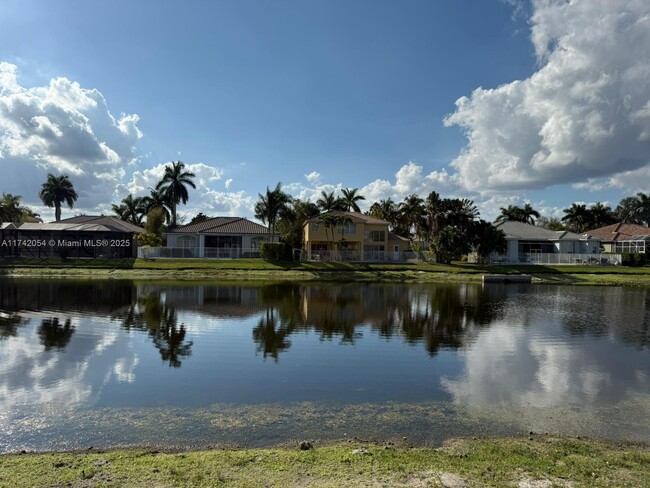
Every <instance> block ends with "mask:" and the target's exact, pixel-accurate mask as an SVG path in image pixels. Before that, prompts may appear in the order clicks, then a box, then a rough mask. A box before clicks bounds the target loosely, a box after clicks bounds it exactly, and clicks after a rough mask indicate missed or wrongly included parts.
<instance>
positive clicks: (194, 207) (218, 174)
mask: <svg viewBox="0 0 650 488" xmlns="http://www.w3.org/2000/svg"><path fill="white" fill-rule="evenodd" d="M167 164H169V163H161V164H158V165H156V166H153V167H151V168H147V169H144V170H138V171H134V172H133V174H132V176H131V179H130V181H128V182H127V183H125V184H120V185H118V186H117V189H116V195H117V198H118V199H121V198H124V197H125V196H126V195H128V194H129V193H132V194H133V195H138V196H144V195H148V194H149V188H155V186H156V185H157V184H158V182H159V181H160V179H161V178H162V176H163V174H164V173H165V166H166V165H167ZM185 169H186V170H187V171H190V172H192V173H194V174H195V175H196V178H194V183H195V184H196V189H192V188H188V193H189V197H190V198H189V201H188V205H187V206H180V207H179V208H178V212H179V215H181V216H193V215H196V214H198V213H199V212H203V213H204V214H206V215H210V216H218V215H220V216H222V215H231V216H241V217H244V216H248V217H250V216H252V209H253V206H254V204H255V199H254V198H253V197H252V196H250V195H248V194H247V193H246V192H245V191H238V192H232V191H226V192H221V191H217V190H215V189H214V188H213V183H214V182H216V181H219V180H221V179H222V177H223V169H221V168H217V167H214V166H210V165H208V164H205V163H186V164H185ZM232 181H233V179H232V178H228V179H227V180H226V181H225V186H226V190H229V189H230V185H231V184H232Z"/></svg>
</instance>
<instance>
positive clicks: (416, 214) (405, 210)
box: [398, 193, 424, 239]
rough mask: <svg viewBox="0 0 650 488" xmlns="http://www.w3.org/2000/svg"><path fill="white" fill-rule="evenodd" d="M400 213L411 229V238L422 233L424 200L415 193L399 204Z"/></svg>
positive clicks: (409, 229)
mask: <svg viewBox="0 0 650 488" xmlns="http://www.w3.org/2000/svg"><path fill="white" fill-rule="evenodd" d="M398 209H399V213H400V214H401V216H402V220H403V221H404V224H405V225H406V227H407V228H408V231H409V236H408V237H409V239H410V238H412V237H413V232H415V234H416V235H417V234H420V231H421V228H422V224H423V222H422V215H423V214H424V200H422V199H421V198H420V197H419V196H418V195H416V194H415V193H413V194H411V195H409V196H407V197H406V198H404V201H403V202H402V203H400V204H399V205H398Z"/></svg>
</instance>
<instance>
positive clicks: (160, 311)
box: [122, 291, 193, 368]
mask: <svg viewBox="0 0 650 488" xmlns="http://www.w3.org/2000/svg"><path fill="white" fill-rule="evenodd" d="M122 327H123V328H124V329H126V330H127V331H128V330H131V329H136V330H146V331H147V332H148V333H149V336H150V337H151V339H152V341H153V344H154V346H156V349H158V351H159V353H160V357H161V359H162V360H163V361H164V362H166V363H168V364H169V366H170V367H173V368H180V367H181V364H182V361H181V358H185V357H189V356H191V355H192V345H193V342H192V341H189V342H186V341H185V336H186V335H187V330H186V328H185V324H183V323H181V324H180V325H179V323H178V314H177V312H176V309H175V308H174V306H173V305H171V304H169V303H167V302H166V301H163V300H162V298H161V294H160V291H159V292H157V293H156V292H151V293H148V294H147V295H145V296H140V297H138V298H137V300H136V302H135V303H134V304H133V305H132V306H131V307H130V308H129V310H128V312H127V314H126V317H125V318H124V320H123V322H122Z"/></svg>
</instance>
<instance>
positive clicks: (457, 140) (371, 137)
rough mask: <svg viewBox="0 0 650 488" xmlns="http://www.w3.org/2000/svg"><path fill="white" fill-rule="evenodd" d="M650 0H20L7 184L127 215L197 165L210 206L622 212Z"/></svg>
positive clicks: (634, 177) (3, 169)
mask: <svg viewBox="0 0 650 488" xmlns="http://www.w3.org/2000/svg"><path fill="white" fill-rule="evenodd" d="M648 46H650V2H648V1H647V0H463V1H458V0H436V1H435V2H434V1H429V0H409V1H407V2H397V1H385V0H355V1H352V2H351V1H344V0H328V1H322V0H321V1H316V0H274V1H263V0H257V1H252V0H239V1H236V2H234V1H225V0H224V1H208V0H188V1H183V2H180V1H172V0H141V1H138V2H133V1H130V0H113V1H111V2H91V1H87V2H80V1H79V0H59V1H57V2H51V1H48V0H4V1H3V3H2V5H1V6H0V193H3V192H6V193H12V194H19V195H21V196H22V198H23V202H24V203H26V204H29V205H30V206H33V207H34V208H35V210H36V211H37V212H38V213H40V214H41V216H42V217H43V218H44V219H45V220H52V219H53V210H52V209H49V208H46V207H43V205H42V203H41V202H40V200H39V199H38V192H39V190H40V187H41V184H42V183H43V182H44V181H45V179H46V176H47V173H54V174H66V175H69V177H70V179H71V180H72V181H73V183H74V186H75V188H76V190H77V192H78V193H79V200H78V201H77V203H76V204H75V208H74V209H73V210H68V209H64V211H63V217H64V218H65V217H66V216H72V215H77V214H79V213H87V214H98V213H102V212H104V213H106V214H109V213H110V208H111V204H112V203H119V201H120V200H121V199H122V198H124V197H125V196H126V195H128V194H129V193H133V194H134V195H137V196H141V195H145V194H147V193H148V188H149V187H153V186H155V184H156V183H157V181H158V180H159V178H160V176H161V175H162V172H163V168H164V166H165V164H166V163H168V162H169V161H173V160H181V161H183V162H184V163H185V164H186V165H187V167H188V169H189V170H191V171H192V172H194V173H195V174H196V183H197V189H196V190H192V191H191V192H190V201H189V202H188V205H186V206H181V207H180V208H179V212H180V213H181V214H186V218H190V217H191V216H193V215H195V214H196V213H198V212H203V213H205V214H207V215H210V216H217V215H236V216H243V217H252V215H253V211H252V208H253V206H254V203H255V201H256V200H257V197H258V193H263V192H264V191H265V190H266V187H267V186H270V187H271V188H273V187H274V186H275V185H276V183H278V182H282V184H283V188H284V189H285V190H286V191H288V192H289V193H291V194H292V195H293V196H295V197H299V198H303V199H310V200H311V201H315V200H316V198H317V197H318V195H319V193H320V192H321V191H322V190H325V191H332V190H337V189H340V188H359V189H360V193H361V194H362V195H364V196H365V197H366V201H365V202H362V203H363V205H362V210H364V209H367V208H368V207H369V205H370V204H372V203H373V202H374V201H377V200H379V199H382V198H392V199H393V200H395V201H396V202H399V201H401V200H402V199H403V198H404V197H405V196H407V195H409V194H411V193H418V194H419V195H421V196H423V197H426V195H427V194H428V193H429V192H431V191H437V192H438V193H440V194H441V195H442V196H443V197H463V198H470V199H472V200H474V201H475V203H476V204H477V206H478V208H479V210H480V212H481V216H482V217H483V218H486V219H488V220H492V219H494V218H495V217H496V216H497V215H498V214H499V208H500V207H504V206H507V205H509V204H515V205H517V204H519V205H520V204H523V203H524V202H530V203H532V204H533V206H534V207H535V208H536V209H538V210H540V211H541V212H542V213H543V214H545V215H547V216H562V215H563V213H562V209H563V208H565V207H568V206H569V205H570V204H571V203H572V202H582V203H587V204H591V203H594V202H597V201H600V202H605V203H609V204H611V205H612V206H613V207H615V206H616V204H617V203H618V201H619V200H620V199H621V198H622V197H624V196H628V195H632V194H634V193H636V192H639V191H643V192H648V191H650V82H648V80H650V49H648Z"/></svg>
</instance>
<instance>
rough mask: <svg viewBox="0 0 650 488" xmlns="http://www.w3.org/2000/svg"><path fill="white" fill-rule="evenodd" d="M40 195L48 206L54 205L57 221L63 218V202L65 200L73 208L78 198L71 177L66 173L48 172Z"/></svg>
mask: <svg viewBox="0 0 650 488" xmlns="http://www.w3.org/2000/svg"><path fill="white" fill-rule="evenodd" d="M39 196H40V198H41V200H42V201H43V203H44V204H45V205H46V206H48V207H54V218H55V220H56V221H57V222H58V221H59V220H61V204H62V203H63V202H65V203H66V204H67V205H68V207H69V208H72V207H73V206H74V202H76V201H77V198H78V195H77V192H76V191H75V190H74V186H73V185H72V182H71V181H70V178H68V177H67V176H66V175H61V176H54V175H53V174H52V173H48V175H47V181H46V182H45V183H43V186H42V188H41V192H40V194H39Z"/></svg>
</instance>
